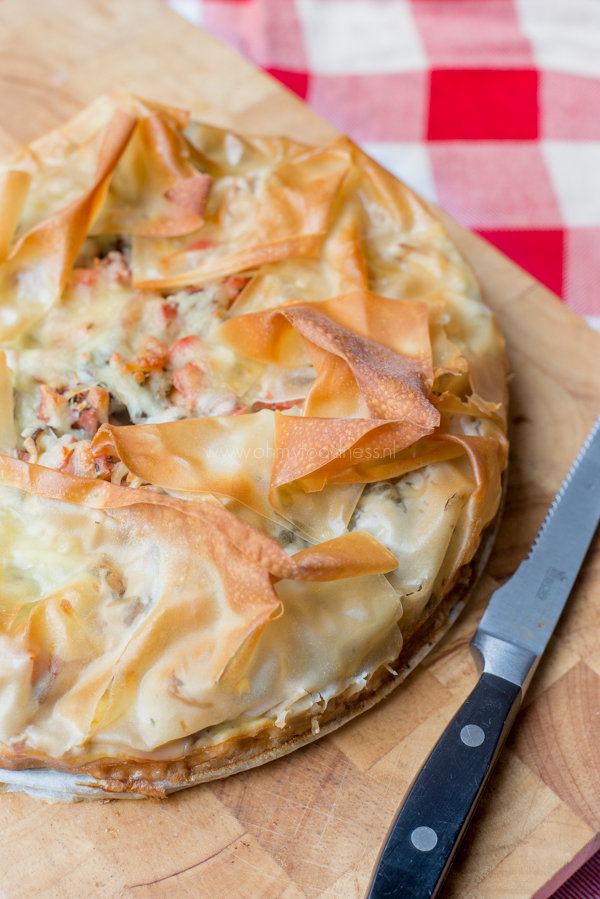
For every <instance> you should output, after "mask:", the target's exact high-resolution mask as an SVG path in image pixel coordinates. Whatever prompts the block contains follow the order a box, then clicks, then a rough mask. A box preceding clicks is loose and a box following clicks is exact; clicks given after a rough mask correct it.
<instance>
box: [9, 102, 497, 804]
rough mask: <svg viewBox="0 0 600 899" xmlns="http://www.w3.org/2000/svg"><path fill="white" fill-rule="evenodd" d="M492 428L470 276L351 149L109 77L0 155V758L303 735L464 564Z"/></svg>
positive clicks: (128, 783)
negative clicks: (226, 116)
mask: <svg viewBox="0 0 600 899" xmlns="http://www.w3.org/2000/svg"><path fill="white" fill-rule="evenodd" d="M505 424H506V363H505V358H504V344H503V340H502V337H501V335H500V333H499V331H498V328H497V325H496V323H495V321H494V319H493V316H492V315H491V313H490V312H489V310H488V309H487V308H486V307H485V305H484V304H483V303H482V301H481V297H480V295H479V290H478V287H477V284H476V282H475V280H474V278H473V276H472V274H471V272H470V270H469V269H468V267H467V265H466V264H465V262H464V261H463V260H462V258H461V257H460V256H459V254H458V253H457V251H456V250H455V249H454V247H453V246H452V244H451V243H450V241H449V239H448V237H447V236H446V234H445V232H444V231H443V229H442V227H441V225H440V224H439V222H437V220H436V219H435V218H434V217H433V216H432V215H431V213H430V212H429V210H428V209H427V208H426V207H425V206H424V205H423V204H422V202H421V201H420V200H419V199H418V198H416V197H415V196H414V195H413V194H412V193H411V192H410V191H409V190H408V189H407V188H406V187H404V185H402V184H400V183H399V182H397V181H396V180H395V179H394V178H393V177H392V176H391V175H389V174H388V173H387V172H385V171H384V170H382V169H381V168H380V167H379V166H377V165H376V164H375V163H374V162H373V161H372V160H370V159H368V157H366V156H365V155H364V154H362V153H361V151H360V150H358V148H356V147H355V146H354V145H353V144H352V143H351V142H350V141H349V140H347V139H346V138H340V139H339V140H337V141H335V142H334V143H333V144H331V145H329V146H327V147H323V148H311V147H305V146H303V145H301V144H298V143H295V142H293V141H291V140H288V139H284V138H252V137H250V138H247V137H241V136H239V135H236V134H233V133H232V132H230V131H227V130H221V129H218V128H214V127H212V126H209V125H203V124H200V123H196V122H191V121H190V119H189V116H188V114H187V113H185V112H183V111H181V110H176V109H171V108H168V107H162V106H159V105H157V104H153V103H149V102H146V101H143V102H142V101H141V100H138V99H136V98H132V97H126V96H114V97H112V96H111V97H104V98H101V99H100V100H99V101H97V102H96V103H95V104H93V105H92V107H90V108H89V109H88V110H86V111H84V112H83V113H81V114H80V115H79V116H77V117H76V118H75V119H74V120H72V121H71V122H70V123H67V124H66V125H65V126H63V128H61V129H59V130H58V131H56V132H53V133H52V134H50V135H47V136H46V137H44V138H40V139H39V140H38V141H36V142H34V143H33V144H31V145H30V146H29V147H26V148H24V149H23V150H22V151H20V152H19V153H18V154H17V155H16V156H15V157H14V158H13V159H11V160H9V161H8V162H6V163H5V164H4V165H3V166H0V531H1V533H2V537H3V545H4V547H5V550H4V554H3V561H2V565H1V566H0V644H1V645H2V651H1V652H0V766H3V767H5V768H7V769H8V768H14V769H19V768H29V767H35V766H48V767H53V768H55V769H60V770H61V771H65V772H78V773H80V774H82V775H84V774H85V775H88V776H90V775H91V776H92V777H93V778H95V782H96V783H97V785H98V786H99V787H100V788H101V789H103V790H107V791H115V792H124V791H125V792H140V793H144V792H146V793H149V794H151V795H162V792H164V791H165V789H167V787H169V785H170V786H173V784H183V785H185V784H187V783H194V782H196V781H198V780H199V779H203V778H206V776H209V775H208V774H207V772H209V771H210V772H212V774H210V776H215V773H214V772H215V771H216V772H217V773H218V770H219V764H225V762H226V761H227V760H231V759H232V758H235V754H236V748H235V747H236V746H239V745H241V744H240V742H239V741H241V740H249V741H250V743H249V744H248V745H249V746H250V748H247V749H246V750H245V751H246V752H247V756H248V758H251V757H252V756H253V753H254V754H255V755H258V754H259V751H260V747H261V746H263V747H264V746H265V745H267V743H268V745H269V746H271V747H273V746H274V747H277V746H280V747H285V741H286V739H289V737H290V735H291V734H302V733H304V732H306V733H307V734H309V735H310V736H315V735H317V734H318V732H319V730H320V728H321V724H322V723H323V722H326V721H329V719H330V718H331V717H332V715H333V714H334V711H335V709H337V708H341V707H342V706H343V707H344V708H352V706H353V704H354V703H356V702H357V701H358V700H359V699H360V697H361V695H362V694H363V693H365V691H367V692H368V690H369V689H371V685H372V684H376V683H377V682H378V680H377V679H378V678H379V680H381V678H382V677H383V676H386V677H389V676H390V675H392V676H394V675H395V670H394V668H393V665H394V663H395V662H396V660H397V659H398V657H399V655H400V653H401V650H402V646H403V639H406V638H411V639H412V638H413V637H414V635H415V634H417V633H421V632H423V633H426V631H425V629H424V628H425V625H426V624H427V623H428V622H429V621H431V620H432V616H434V615H435V612H436V609H438V608H439V607H440V603H441V602H442V600H443V599H444V597H447V596H449V595H450V593H451V591H452V590H453V588H454V587H455V585H456V584H457V583H458V581H459V580H460V578H461V577H462V573H463V572H464V571H465V566H467V565H468V564H469V563H470V562H471V560H472V559H473V556H474V554H475V552H476V551H477V548H478V546H479V544H480V541H481V535H482V532H483V531H484V529H485V528H486V526H487V525H488V524H489V523H490V521H491V520H492V519H493V517H494V515H495V513H496V511H497V508H498V504H499V500H500V475H501V472H502V470H503V468H504V465H505V463H506V452H507V443H506V437H505ZM420 629H421V630H420ZM424 639H425V638H424ZM386 672H389V674H386ZM303 728H304V730H303ZM278 734H279V736H278ZM252 740H254V741H255V743H254V744H252ZM261 741H262V742H261ZM265 741H266V743H265ZM253 745H255V746H256V748H255V749H253V748H252V746H253ZM282 751H285V749H284V748H283V749H282ZM220 759H221V760H222V761H221V762H220V761H219V760H220ZM161 791H162V792H161Z"/></svg>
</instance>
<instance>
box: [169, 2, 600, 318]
mask: <svg viewBox="0 0 600 899" xmlns="http://www.w3.org/2000/svg"><path fill="white" fill-rule="evenodd" d="M167 2H170V5H171V6H172V8H174V9H175V10H176V11H177V12H180V13H181V14H182V15H184V16H185V17H186V18H187V19H188V20H190V21H191V22H193V23H194V24H197V25H203V26H204V27H205V28H207V29H208V30H209V31H211V32H212V33H214V34H215V35H217V36H218V37H220V38H222V39H223V40H224V41H226V42H227V43H228V44H230V45H231V46H232V47H234V48H235V49H237V50H238V51H240V52H241V53H242V54H244V55H245V56H247V57H249V58H250V59H252V60H253V61H254V62H256V63H257V64H258V65H260V66H262V67H263V68H264V69H267V71H269V72H271V73H272V74H273V75H275V76H276V77H277V78H279V79H280V80H281V81H282V82H283V83H284V84H286V85H287V86H288V87H289V88H291V89H292V90H293V91H295V92H296V93H297V94H299V95H300V96H301V97H303V98H304V99H306V100H307V102H308V103H309V104H310V105H311V106H312V107H313V108H314V109H315V110H316V111H317V112H319V113H320V114H321V115H322V116H323V117H324V118H326V119H328V120H329V121H330V122H332V123H333V124H334V125H336V126H337V127H338V128H339V129H340V130H342V131H345V132H346V133H347V134H349V135H350V136H351V137H352V138H353V139H354V140H355V141H357V142H358V143H360V144H361V145H362V146H363V147H365V149H366V150H367V151H368V152H369V153H370V154H371V155H372V156H374V157H375V158H376V159H377V160H378V161H379V162H381V163H383V164H384V165H385V166H387V167H388V168H389V169H390V170H391V171H392V172H394V173H395V174H397V175H399V176H400V177H401V178H402V179H403V180H404V181H406V182H407V183H408V184H410V185H411V186H412V187H414V188H415V189H416V190H418V191H419V192H420V193H421V194H422V195H423V196H424V197H426V198H428V199H431V200H434V201H435V202H437V203H439V205H440V206H442V207H443V208H444V209H446V210H447V211H448V212H449V213H450V214H451V215H453V216H454V217H455V218H456V219H458V221H460V222H462V223H463V224H464V225H467V226H468V227H469V228H471V229H473V230H475V231H477V232H479V233H480V234H482V235H484V237H486V238H487V239H488V240H489V241H491V243H493V244H495V245H496V246H497V247H499V249H501V250H502V251H503V252H504V253H506V254H507V255H508V256H510V257H511V258H512V259H514V260H515V261H516V262H518V263H519V265H522V266H523V268H525V269H527V271H529V272H531V274H533V275H535V277H536V278H538V279H539V280H540V281H542V282H543V283H544V284H546V285H547V286H548V287H550V288H551V289H552V290H554V291H555V292H556V293H558V294H559V295H560V296H562V297H563V298H564V300H565V301H566V302H567V303H568V305H569V306H571V308H572V309H574V310H575V311H576V312H579V313H580V314H581V315H585V316H586V317H587V316H592V317H594V316H596V317H597V319H596V322H595V324H600V2H598V0H167ZM591 323H594V321H593V319H592V322H591Z"/></svg>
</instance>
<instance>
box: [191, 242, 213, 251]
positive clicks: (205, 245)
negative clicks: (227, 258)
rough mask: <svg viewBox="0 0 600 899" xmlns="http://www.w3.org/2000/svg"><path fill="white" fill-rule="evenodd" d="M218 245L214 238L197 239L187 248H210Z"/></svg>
mask: <svg viewBox="0 0 600 899" xmlns="http://www.w3.org/2000/svg"><path fill="white" fill-rule="evenodd" d="M216 245H217V244H216V243H215V241H214V240H197V241H195V243H191V244H190V245H189V247H187V250H188V251H189V250H210V249H212V248H213V247H216Z"/></svg>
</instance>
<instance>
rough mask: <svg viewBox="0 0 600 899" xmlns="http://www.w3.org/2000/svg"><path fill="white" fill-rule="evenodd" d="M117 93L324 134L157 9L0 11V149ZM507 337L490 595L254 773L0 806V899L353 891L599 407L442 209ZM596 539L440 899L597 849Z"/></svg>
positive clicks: (553, 305)
mask: <svg viewBox="0 0 600 899" xmlns="http://www.w3.org/2000/svg"><path fill="white" fill-rule="evenodd" d="M117 84H122V85H123V86H125V87H126V88H127V89H129V90H131V91H134V92H137V93H140V94H142V95H145V96H148V97H153V98H156V99H158V100H162V101H166V102H169V103H172V104H181V105H184V106H187V107H189V108H191V109H192V110H193V112H194V114H195V115H196V116H197V117H200V118H204V119H205V120H208V121H210V122H213V123H215V124H219V125H221V124H226V125H231V126H233V127H235V128H237V129H240V130H250V131H255V132H264V133H267V132H268V133H272V134H275V133H284V134H287V135H289V136H292V137H295V138H298V139H300V140H304V141H307V142H320V141H324V140H328V139H329V138H331V137H332V136H334V134H335V131H334V129H333V128H332V127H331V126H329V125H328V124H326V123H325V122H323V121H322V120H320V119H319V118H318V117H317V116H316V115H315V114H314V113H312V112H311V111H310V110H309V109H308V108H307V107H306V106H305V105H304V104H302V103H301V102H300V101H299V100H298V99H297V98H296V97H295V96H293V95H292V94H290V93H288V92H287V91H286V90H285V89H283V88H282V87H281V86H280V85H279V84H277V83H276V82H275V81H273V80H271V79H270V78H269V77H268V76H267V75H264V74H262V73H260V72H258V71H256V70H255V69H254V68H253V67H252V66H251V65H250V64H249V63H248V62H246V61H244V60H242V59H241V58H239V57H237V56H235V55H234V54H233V53H232V52H230V51H229V50H227V49H226V48H225V47H223V46H221V45H220V44H219V43H218V42H217V41H215V40H214V39H213V38H211V37H209V36H208V35H207V34H205V33H203V32H202V31H199V30H197V29H194V28H193V27H192V26H191V25H188V24H187V23H185V22H184V21H183V20H182V19H180V18H179V17H177V16H176V15H175V14H174V13H172V12H171V11H170V10H168V8H167V7H166V6H164V5H163V4H162V3H161V0H77V2H75V3H66V2H64V0H4V2H2V3H0V85H1V89H0V153H3V152H6V151H10V150H12V149H13V148H15V147H17V146H18V145H19V144H20V143H22V142H23V141H26V140H29V139H31V138H33V137H35V136H36V135H38V134H39V133H41V132H43V131H44V130H46V129H48V128H50V127H52V126H54V125H56V124H58V123H59V122H60V121H61V120H63V119H65V118H67V117H69V116H71V115H72V114H73V113H75V112H76V111H77V110H78V109H80V108H81V107H82V106H83V105H85V104H86V103H88V102H89V101H90V100H92V99H93V98H94V97H96V96H97V95H98V94H99V93H101V92H102V91H104V90H107V89H110V88H112V87H114V86H115V85H117ZM444 220H445V221H446V224H447V226H448V228H449V230H450V232H451V234H452V236H453V237H454V239H455V241H456V243H457V244H458V246H459V247H460V248H461V250H462V251H463V252H464V253H465V255H466V256H467V258H468V259H469V260H470V262H471V263H472V265H473V267H474V269H475V270H476V272H477V274H478V276H479V278H480V279H481V282H482V284H483V287H484V291H485V295H486V298H487V301H488V303H489V304H490V306H491V307H492V308H493V309H494V311H495V312H496V314H497V316H498V318H499V320H500V324H501V326H502V328H503V330H504V333H505V335H506V337H507V341H508V350H509V357H510V363H511V367H512V371H513V373H514V378H513V381H512V384H511V387H512V390H511V393H512V396H511V403H512V405H511V409H510V420H511V427H512V455H511V474H510V487H509V494H508V503H507V508H506V514H505V517H504V522H503V525H502V529H501V532H500V536H499V538H498V541H497V545H496V549H495V551H494V553H493V557H492V559H491V561H490V563H489V565H488V568H487V573H486V575H485V576H484V579H483V583H482V584H481V587H480V589H479V590H478V592H477V595H476V596H475V597H474V598H473V600H472V602H471V603H470V605H469V606H468V608H467V610H466V611H465V612H464V613H463V615H462V617H461V618H460V619H459V621H458V622H457V624H456V625H455V626H454V627H453V628H452V630H451V631H450V632H449V634H448V635H447V636H446V638H445V639H444V640H443V641H442V643H441V644H440V645H439V646H438V648H437V649H436V650H435V652H434V653H433V654H432V655H431V656H430V657H429V658H428V659H427V660H426V662H425V663H424V664H423V665H422V666H421V668H420V669H419V670H417V672H415V673H414V674H412V675H411V676H410V678H409V679H408V681H407V683H406V684H405V685H403V686H402V687H400V688H398V689H397V690H396V691H395V693H394V694H393V695H392V696H391V697H390V698H389V699H388V700H386V701H385V702H383V703H381V704H380V705H379V706H378V707H377V708H375V709H374V710H372V711H371V712H368V713H366V714H365V715H363V716H361V717H360V718H358V719H356V720H355V721H354V722H353V723H351V724H349V725H347V726H346V727H344V728H342V729H341V730H339V731H337V732H336V733H335V734H334V735H333V736H329V737H326V738H324V739H322V740H321V741H319V742H317V743H313V744H312V745H310V746H308V747H306V748H304V749H301V750H299V751H298V752H296V753H295V754H293V755H291V756H289V757H287V758H284V759H281V760H279V761H276V762H273V763H271V764H270V765H267V766H265V767H263V768H260V769H256V770H254V771H250V772H248V773H246V774H242V775H238V776H236V777H232V778H230V779H229V780H225V781H220V782H215V783H213V784H210V785H206V786H202V787H198V788H195V789H193V790H189V791H186V792H184V793H182V794H179V795H176V796H173V797H171V798H169V799H167V800H164V801H162V802H158V801H151V800H145V801H137V802H127V801H119V800H117V801H109V802H100V803H97V802H89V803H78V804H74V805H44V804H41V803H38V802H36V801H34V800H32V799H29V798H27V797H23V796H21V795H19V794H5V795H2V796H0V899H20V897H30V896H36V897H40V899H51V897H57V899H58V897H60V899H84V897H88V896H89V897H101V899H116V897H138V899H183V897H194V899H196V897H206V899H284V897H285V899H304V897H307V899H317V897H322V899H326V897H327V899H362V897H363V896H364V893H365V890H366V887H367V883H368V879H369V875H370V872H371V869H372V866H373V863H374V861H375V858H376V855H377V852H378V849H379V847H380V844H381V841H382V839H383V837H384V835H385V832H386V830H387V828H388V825H389V823H390V820H391V818H392V816H393V813H394V811H395V809H396V807H397V804H398V802H399V800H400V799H401V797H402V795H403V794H404V792H405V790H406V788H407V786H408V784H409V783H410V781H411V779H412V777H413V776H414V774H415V772H416V771H417V769H418V768H419V766H420V765H421V763H422V762H423V760H424V759H425V757H426V755H427V753H428V752H429V750H430V749H431V748H432V746H433V744H434V742H435V741H436V739H437V738H438V736H439V734H440V733H441V731H442V730H443V728H444V727H445V725H446V724H447V722H448V721H449V720H450V718H451V717H452V715H453V714H454V712H455V711H456V709H457V708H458V706H459V705H460V703H461V702H462V701H463V699H464V698H465V696H466V695H467V693H468V692H469V691H470V689H471V688H472V686H473V685H474V683H475V679H476V675H475V670H474V667H473V665H472V663H471V660H470V656H469V652H468V648H467V645H468V641H469V638H470V636H471V634H472V632H473V630H474V629H475V626H476V623H477V620H478V618H479V616H480V615H481V613H482V610H483V608H484V605H485V602H486V600H487V598H488V596H489V594H490V592H491V590H492V589H493V588H494V587H495V586H496V585H497V584H498V582H499V581H501V580H502V579H504V578H506V577H507V576H508V575H510V574H511V573H512V572H513V571H514V569H515V568H516V566H517V564H518V562H519V561H520V560H521V558H523V556H524V555H525V554H526V551H527V549H528V547H529V545H530V543H531V541H532V540H533V538H534V536H535V533H536V531H537V528H538V526H539V524H540V522H541V520H542V519H543V517H544V514H545V511H546V508H547V506H548V504H549V501H550V499H551V496H552V494H553V493H554V492H555V491H556V489H557V488H558V486H559V485H560V482H561V480H562V477H563V475H564V474H565V472H566V470H567V469H568V467H569V465H570V462H571V460H572V458H573V457H574V455H575V454H576V452H577V450H578V448H579V446H580V444H581V442H582V441H583V439H584V437H585V435H586V433H587V431H588V429H589V427H590V425H591V423H592V421H593V419H594V418H595V415H596V413H597V412H598V411H600V335H598V334H595V333H593V332H592V331H590V330H589V329H588V328H587V326H586V325H585V324H584V323H583V322H582V321H581V320H580V319H579V318H577V316H575V315H574V314H573V313H571V312H569V311H568V310H567V309H566V308H565V307H564V306H563V305H562V304H561V303H560V302H559V301H558V299H557V298H556V297H555V296H553V295H552V294H550V293H549V292H548V291H547V290H545V289H544V288H543V287H541V286H540V285H539V284H538V283H537V282H535V281H534V280H533V279H532V278H530V277H529V276H528V275H527V274H525V273H524V272H523V271H522V270H520V269H519V268H517V267H516V266H514V265H513V264H512V263H510V262H509V261H508V260H507V259H506V258H505V257H504V256H502V255H501V254H499V253H498V252H496V251H495V250H494V249H492V248H491V247H490V246H489V245H488V244H486V243H485V242H483V241H482V240H480V239H479V238H477V237H475V236H474V235H472V234H470V233H469V232H467V231H466V230H464V229H463V228H461V227H460V226H459V225H457V224H456V223H454V222H453V221H451V220H447V219H446V218H445V217H444ZM599 745H600V544H599V543H596V548H595V550H594V551H593V552H592V553H591V554H590V556H589V560H588V562H587V564H586V567H585V570H584V571H583V573H582V576H581V578H580V580H579V582H578V584H577V587H576V590H575V593H574V595H573V597H572V600H571V601H570V604H569V608H568V610H567V612H566V613H565V615H564V617H563V619H562V621H561V623H560V625H559V627H558V631H557V634H556V636H555V637H554V639H553V641H552V644H551V647H550V648H549V650H548V652H547V654H546V656H545V657H544V660H543V663H542V666H541V668H540V670H539V672H538V674H537V675H536V678H535V680H534V682H533V685H532V687H531V690H530V692H529V694H528V696H527V703H526V707H525V709H524V710H523V711H522V713H521V714H520V716H519V718H518V721H517V725H516V727H515V729H514V732H513V736H512V737H511V739H510V742H509V745H508V748H507V749H506V750H505V751H504V752H503V754H502V757H501V760H500V763H499V765H498V767H497V769H496V771H495V774H494V776H493V780H492V782H491V785H490V787H489V788H488V790H487V792H486V794H485V796H484V799H483V802H482V805H481V807H480V810H479V812H478V813H477V817H476V820H475V823H474V825H473V826H472V828H471V830H470V832H469V835H468V837H467V839H466V841H465V844H464V846H463V848H462V850H461V853H460V856H459V858H458V861H457V863H456V864H455V866H454V871H453V873H452V875H451V877H450V879H449V881H448V883H447V885H446V887H445V889H444V892H443V897H444V899H451V897H452V899H506V897H511V899H532V897H534V896H535V897H536V899H545V897H547V896H549V895H550V894H551V893H552V891H553V890H554V889H555V888H556V887H557V886H558V885H559V884H560V883H562V882H563V880H565V879H566V877H567V876H568V874H569V873H571V872H572V871H573V870H575V869H576V868H577V867H578V866H579V865H580V864H582V863H583V861H585V859H586V858H588V857H589V856H590V855H591V854H592V853H593V852H594V850H595V849H596V848H598V846H599V845H600V840H599V838H598V834H599V832H600V754H599V753H598V749H597V747H598V746H599Z"/></svg>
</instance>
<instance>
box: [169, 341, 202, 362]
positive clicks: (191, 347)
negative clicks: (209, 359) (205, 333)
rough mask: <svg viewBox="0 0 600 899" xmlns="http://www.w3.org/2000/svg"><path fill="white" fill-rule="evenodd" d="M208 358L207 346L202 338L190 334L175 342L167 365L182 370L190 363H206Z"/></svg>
mask: <svg viewBox="0 0 600 899" xmlns="http://www.w3.org/2000/svg"><path fill="white" fill-rule="evenodd" d="M206 356H207V349H206V344H205V343H204V341H203V340H202V338H201V337H197V336H196V335H195V334H190V335H189V336H188V337H181V338H180V339H179V340H176V341H175V343H174V344H173V345H172V347H171V349H170V350H169V352H168V354H167V364H168V365H169V367H170V368H182V367H183V366H184V365H185V364H186V363H188V362H194V361H204V360H205V359H206Z"/></svg>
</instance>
